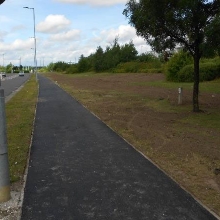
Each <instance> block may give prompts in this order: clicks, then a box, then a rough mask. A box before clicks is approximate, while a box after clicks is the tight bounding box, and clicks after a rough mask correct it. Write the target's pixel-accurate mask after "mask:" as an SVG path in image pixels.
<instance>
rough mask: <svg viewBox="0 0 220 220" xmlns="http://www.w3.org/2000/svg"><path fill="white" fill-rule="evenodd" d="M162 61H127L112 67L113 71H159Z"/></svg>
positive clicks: (160, 70)
mask: <svg viewBox="0 0 220 220" xmlns="http://www.w3.org/2000/svg"><path fill="white" fill-rule="evenodd" d="M161 67H162V63H158V62H154V61H153V62H137V61H133V62H127V63H120V64H118V65H117V67H116V68H114V70H113V72H115V73H160V72H162V68H161Z"/></svg>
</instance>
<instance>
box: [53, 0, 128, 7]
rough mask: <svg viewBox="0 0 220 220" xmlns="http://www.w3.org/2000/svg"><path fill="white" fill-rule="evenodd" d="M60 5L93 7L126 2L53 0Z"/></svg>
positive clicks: (123, 0)
mask: <svg viewBox="0 0 220 220" xmlns="http://www.w3.org/2000/svg"><path fill="white" fill-rule="evenodd" d="M55 1H57V2H61V3H70V4H81V5H83V4H88V5H94V6H110V5H116V4H126V3H127V0H55Z"/></svg>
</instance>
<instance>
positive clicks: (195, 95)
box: [193, 49, 200, 112]
mask: <svg viewBox="0 0 220 220" xmlns="http://www.w3.org/2000/svg"><path fill="white" fill-rule="evenodd" d="M193 58H194V85H193V111H194V112H199V111H200V109H199V60H200V54H199V49H197V50H196V51H195V54H194V56H193Z"/></svg>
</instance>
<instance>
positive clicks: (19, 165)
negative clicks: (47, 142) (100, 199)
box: [6, 75, 38, 182]
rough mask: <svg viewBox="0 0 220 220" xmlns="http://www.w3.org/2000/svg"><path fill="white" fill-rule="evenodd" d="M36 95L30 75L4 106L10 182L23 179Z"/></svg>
mask: <svg viewBox="0 0 220 220" xmlns="http://www.w3.org/2000/svg"><path fill="white" fill-rule="evenodd" d="M37 95H38V84H37V82H36V81H35V77H34V75H32V76H31V78H30V80H29V81H28V82H27V83H26V84H25V85H24V87H23V88H22V89H21V90H20V91H19V92H18V93H17V94H16V95H15V96H14V97H13V98H12V99H11V100H10V101H9V102H8V103H7V104H6V120H7V139H8V155H9V164H10V180H11V182H15V181H18V180H20V179H21V178H22V177H23V174H24V170H25V167H26V164H27V158H28V154H29V146H30V141H31V135H32V129H33V121H34V117H35V109H36V102H37Z"/></svg>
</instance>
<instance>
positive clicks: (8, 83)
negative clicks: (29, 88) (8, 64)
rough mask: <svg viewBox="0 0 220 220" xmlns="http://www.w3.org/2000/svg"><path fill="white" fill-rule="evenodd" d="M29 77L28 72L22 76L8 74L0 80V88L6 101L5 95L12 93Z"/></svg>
mask: <svg viewBox="0 0 220 220" xmlns="http://www.w3.org/2000/svg"><path fill="white" fill-rule="evenodd" d="M29 77H30V74H29V73H26V74H25V75H24V76H18V74H8V75H7V77H6V78H4V79H3V81H1V87H0V88H1V89H4V92H5V97H6V101H7V100H8V99H7V97H9V96H10V95H13V93H14V92H15V91H16V90H17V89H18V88H19V87H20V86H22V85H23V84H24V83H25V82H26V81H27V80H28V79H29Z"/></svg>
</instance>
